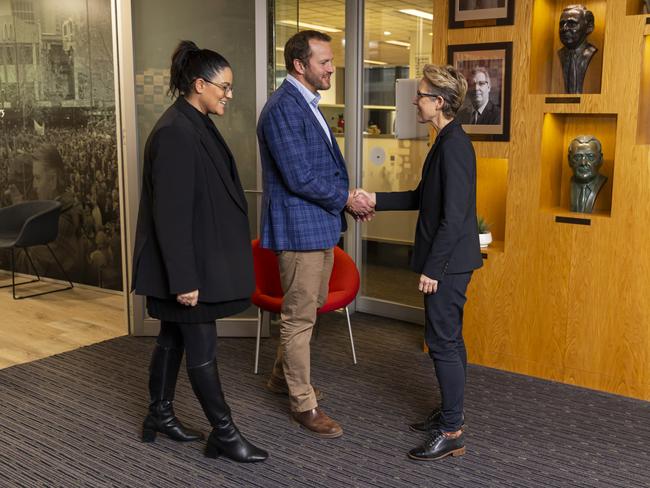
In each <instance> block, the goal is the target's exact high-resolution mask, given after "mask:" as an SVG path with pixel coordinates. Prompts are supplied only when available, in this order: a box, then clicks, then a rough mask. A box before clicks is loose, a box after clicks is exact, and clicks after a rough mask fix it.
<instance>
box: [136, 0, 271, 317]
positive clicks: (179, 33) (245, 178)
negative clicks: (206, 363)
mask: <svg viewBox="0 0 650 488" xmlns="http://www.w3.org/2000/svg"><path fill="white" fill-rule="evenodd" d="M255 7H256V2H252V1H250V2H249V1H246V2H232V1H228V0H213V1H211V2H205V1H202V0H186V1H184V2H177V1H174V0H138V1H137V2H135V1H134V2H132V19H133V51H134V69H135V84H136V86H135V88H136V111H137V131H138V148H139V154H138V156H139V165H140V168H141V167H142V158H143V153H144V145H145V142H146V139H147V137H148V135H149V132H150V131H151V129H152V127H153V125H154V124H155V123H156V121H157V120H158V118H159V117H160V116H161V115H162V113H163V112H164V111H165V110H166V109H167V108H168V107H169V105H171V103H172V102H173V100H172V99H171V98H170V97H169V96H168V94H167V90H168V87H169V65H170V63H171V55H172V52H173V50H174V48H175V47H176V45H177V44H178V42H179V41H180V40H182V39H187V40H191V41H194V42H195V43H196V44H197V45H198V46H199V47H200V48H207V49H212V50H214V51H217V52H219V53H220V54H222V55H223V56H224V57H225V58H226V59H227V60H228V61H229V62H230V64H231V66H232V69H233V74H234V79H233V86H234V97H233V100H232V102H231V103H229V106H228V110H227V111H226V114H225V115H224V116H222V117H216V116H215V117H213V120H214V122H215V124H216V125H217V127H218V128H219V131H220V132H221V133H222V135H223V137H224V139H225V140H226V142H227V143H228V146H229V147H230V149H231V151H232V153H233V155H234V157H235V160H236V162H237V168H238V171H239V175H240V177H241V181H242V185H243V187H244V190H247V194H246V196H247V200H248V215H249V223H250V228H251V235H252V236H253V237H256V236H257V231H258V229H257V227H258V226H257V209H258V206H257V179H258V175H257V144H256V135H255V127H256V87H257V80H256V76H255V73H256V56H255V52H256V51H255ZM242 53H246V55H242ZM140 171H141V170H140ZM256 314H257V311H256V309H254V308H251V309H249V310H248V311H246V312H244V313H243V314H242V315H243V316H245V317H255V316H256Z"/></svg>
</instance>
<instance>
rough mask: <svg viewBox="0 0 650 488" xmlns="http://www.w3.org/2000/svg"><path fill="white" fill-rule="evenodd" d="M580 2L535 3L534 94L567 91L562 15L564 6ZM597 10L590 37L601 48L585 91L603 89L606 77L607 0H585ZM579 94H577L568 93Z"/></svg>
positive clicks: (540, 0)
mask: <svg viewBox="0 0 650 488" xmlns="http://www.w3.org/2000/svg"><path fill="white" fill-rule="evenodd" d="M575 3H580V2H571V1H569V0H535V3H534V6H533V22H532V26H533V27H532V32H531V49H530V53H531V56H530V93H532V94H554V95H560V94H564V93H565V91H564V79H563V77H562V65H561V64H560V58H559V57H558V54H557V52H558V50H559V49H561V48H562V47H563V46H562V43H561V42H560V34H559V30H560V27H559V26H560V15H561V14H562V10H564V8H565V7H567V6H568V5H571V4H575ZM583 5H585V6H586V7H587V8H588V9H589V10H591V11H592V12H593V14H594V19H595V25H594V31H593V32H592V33H591V34H590V35H589V37H588V41H589V42H590V43H591V44H593V45H594V46H596V47H597V48H598V52H597V53H596V54H594V57H593V58H592V59H591V63H589V67H588V68H587V73H586V75H585V81H584V85H583V93H600V90H601V84H602V77H603V53H604V50H605V14H606V11H607V2H606V0H593V1H589V2H583ZM567 96H571V97H575V96H579V94H578V95H575V94H571V95H567Z"/></svg>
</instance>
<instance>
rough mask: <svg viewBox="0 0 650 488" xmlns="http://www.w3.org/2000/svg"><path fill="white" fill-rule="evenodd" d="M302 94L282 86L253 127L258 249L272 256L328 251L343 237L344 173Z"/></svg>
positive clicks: (286, 84)
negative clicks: (259, 187)
mask: <svg viewBox="0 0 650 488" xmlns="http://www.w3.org/2000/svg"><path fill="white" fill-rule="evenodd" d="M330 135H331V138H332V142H331V143H330V141H329V140H328V138H327V135H325V132H324V131H323V128H322V126H321V125H320V124H319V122H318V120H317V119H316V117H315V116H314V114H313V112H312V111H311V109H310V108H309V105H307V102H306V101H305V99H304V98H303V96H302V94H301V93H300V92H299V91H298V89H297V88H296V87H294V86H293V85H292V84H291V83H289V82H287V81H285V82H284V83H282V85H280V88H278V89H277V90H276V91H275V92H274V93H273V94H272V95H271V96H270V97H269V100H268V101H267V102H266V105H265V106H264V109H263V110H262V113H261V114H260V118H259V121H258V124H257V138H258V140H259V144H260V153H261V157H262V178H263V187H264V195H263V197H262V224H261V229H260V241H261V246H262V247H264V248H267V249H273V250H276V251H309V250H316V249H329V248H331V247H334V246H335V245H336V244H337V242H338V241H339V238H340V235H341V232H342V231H345V228H346V222H345V214H344V209H345V204H346V202H347V199H348V187H349V180H348V172H347V169H346V167H345V161H344V160H343V155H342V154H341V150H340V149H339V147H338V144H337V143H336V139H335V138H334V135H333V134H331V132H330Z"/></svg>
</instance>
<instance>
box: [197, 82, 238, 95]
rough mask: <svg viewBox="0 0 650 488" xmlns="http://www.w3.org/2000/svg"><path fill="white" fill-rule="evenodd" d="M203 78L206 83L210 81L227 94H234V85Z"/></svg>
mask: <svg viewBox="0 0 650 488" xmlns="http://www.w3.org/2000/svg"><path fill="white" fill-rule="evenodd" d="M201 79H202V80H203V81H205V82H206V83H210V84H211V85H214V86H218V87H219V88H221V89H222V90H223V91H224V92H225V93H226V95H228V94H230V95H232V93H233V90H232V86H231V85H229V84H228V83H215V82H214V81H210V80H206V79H205V78H201Z"/></svg>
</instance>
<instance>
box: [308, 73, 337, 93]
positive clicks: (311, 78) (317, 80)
mask: <svg viewBox="0 0 650 488" xmlns="http://www.w3.org/2000/svg"><path fill="white" fill-rule="evenodd" d="M305 80H307V82H308V83H309V84H310V85H312V86H313V87H314V88H316V90H329V87H330V84H331V83H327V84H325V80H323V79H322V78H321V77H319V76H316V75H314V74H313V73H312V72H311V71H310V70H306V71H305Z"/></svg>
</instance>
